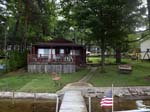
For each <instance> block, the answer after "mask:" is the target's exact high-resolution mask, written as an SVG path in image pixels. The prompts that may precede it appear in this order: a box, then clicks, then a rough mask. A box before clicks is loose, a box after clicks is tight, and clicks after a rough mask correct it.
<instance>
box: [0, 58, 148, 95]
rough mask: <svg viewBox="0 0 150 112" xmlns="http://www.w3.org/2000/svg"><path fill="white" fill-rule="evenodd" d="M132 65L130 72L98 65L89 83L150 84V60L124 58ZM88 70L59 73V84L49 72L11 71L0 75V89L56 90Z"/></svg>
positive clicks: (116, 84) (106, 84)
mask: <svg viewBox="0 0 150 112" xmlns="http://www.w3.org/2000/svg"><path fill="white" fill-rule="evenodd" d="M124 61H126V62H128V63H129V64H131V65H132V66H133V71H132V72H131V73H130V74H121V73H119V72H118V69H117V65H106V66H105V70H106V73H101V72H100V67H99V69H97V70H96V71H94V72H93V73H92V74H93V75H94V76H93V77H92V78H91V80H89V83H91V84H93V85H94V86H97V87H100V86H111V85H112V84H114V86H150V83H149V81H150V62H141V61H135V60H132V61H131V60H124ZM88 72H89V70H88V69H86V68H85V69H81V70H79V71H77V72H76V73H72V74H61V83H62V84H61V86H60V87H58V86H55V85H54V82H53V80H52V79H51V77H50V74H33V73H32V74H31V73H26V72H11V73H8V74H5V75H0V91H24V92H56V91H57V90H59V89H61V88H63V87H64V86H65V85H66V84H67V83H70V82H75V81H78V80H80V79H81V78H82V77H84V76H85V75H86V74H87V73H88Z"/></svg>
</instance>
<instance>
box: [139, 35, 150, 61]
mask: <svg viewBox="0 0 150 112" xmlns="http://www.w3.org/2000/svg"><path fill="white" fill-rule="evenodd" d="M140 49H141V59H150V38H147V39H145V40H142V41H141V43H140Z"/></svg>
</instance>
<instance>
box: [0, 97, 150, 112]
mask: <svg viewBox="0 0 150 112" xmlns="http://www.w3.org/2000/svg"><path fill="white" fill-rule="evenodd" d="M85 101H86V104H87V108H88V99H85ZM135 101H136V100H122V99H119V98H115V101H114V110H115V111H120V110H131V109H137V106H136V103H135ZM99 102H100V99H98V98H92V105H91V107H92V112H103V111H102V108H101V107H100V105H99ZM144 104H145V105H148V106H150V100H144ZM55 107H56V102H55V100H36V101H34V100H33V99H32V100H31V99H24V100H23V99H22V100H15V101H12V100H11V99H0V112H55Z"/></svg>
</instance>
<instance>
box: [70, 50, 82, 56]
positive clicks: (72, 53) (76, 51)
mask: <svg viewBox="0 0 150 112" xmlns="http://www.w3.org/2000/svg"><path fill="white" fill-rule="evenodd" d="M70 55H75V56H78V55H80V50H70Z"/></svg>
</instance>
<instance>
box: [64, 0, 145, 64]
mask: <svg viewBox="0 0 150 112" xmlns="http://www.w3.org/2000/svg"><path fill="white" fill-rule="evenodd" d="M62 3H63V5H62V6H63V7H64V13H65V15H67V14H68V15H69V16H68V17H72V19H73V18H74V19H75V21H76V24H77V25H79V26H80V27H81V26H82V27H84V28H88V29H90V30H91V32H92V34H91V35H90V36H91V40H94V41H95V42H96V43H97V45H99V46H100V48H101V50H102V65H104V58H105V57H104V52H105V51H106V49H107V46H111V47H112V48H114V49H117V48H121V46H122V45H123V44H125V43H124V42H125V40H127V39H128V38H127V35H128V34H130V33H133V32H134V31H135V29H136V28H137V27H139V26H141V25H143V24H142V20H143V17H142V15H143V14H144V13H145V8H144V7H142V6H141V4H142V1H141V0H132V1H131V0H117V1H116V0H77V1H74V0H71V1H69V3H68V1H67V0H63V1H62ZM70 7H71V8H70ZM69 12H71V14H70V13H69ZM66 13H67V14H66Z"/></svg>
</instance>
